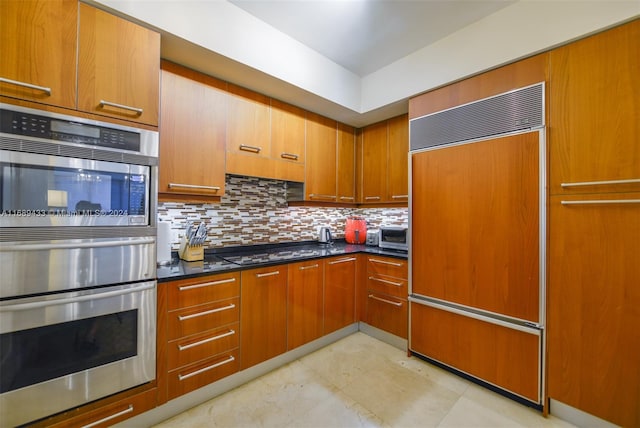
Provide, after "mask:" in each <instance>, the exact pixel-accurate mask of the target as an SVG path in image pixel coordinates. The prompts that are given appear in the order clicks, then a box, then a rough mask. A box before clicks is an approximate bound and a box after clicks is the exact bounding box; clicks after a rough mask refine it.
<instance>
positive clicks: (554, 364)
mask: <svg viewBox="0 0 640 428" xmlns="http://www.w3.org/2000/svg"><path fill="white" fill-rule="evenodd" d="M612 199H613V200H640V193H637V192H636V193H629V194H625V193H610V194H599V195H597V194H590V195H576V196H553V197H552V198H551V202H550V230H551V240H550V246H549V260H550V263H549V291H548V293H549V310H548V338H549V339H548V352H549V359H548V361H549V365H548V367H549V376H548V378H549V380H548V391H549V397H551V398H553V399H556V400H559V401H561V402H563V403H565V404H568V405H570V406H573V407H576V408H578V409H581V410H584V411H586V412H588V413H590V414H593V415H595V416H598V417H600V418H603V419H605V420H608V421H611V422H613V423H615V424H618V425H621V426H629V427H632V426H639V425H640V406H639V403H640V365H639V364H638V361H640V330H639V329H638V326H640V311H639V310H638V308H640V287H639V286H638V285H639V284H640V263H638V257H637V255H638V254H640V203H635V204H622V203H613V204H605V203H602V204H595V205H561V201H562V200H566V201H576V200H589V201H594V200H601V201H603V202H606V201H607V200H612ZM603 391H606V393H603Z"/></svg>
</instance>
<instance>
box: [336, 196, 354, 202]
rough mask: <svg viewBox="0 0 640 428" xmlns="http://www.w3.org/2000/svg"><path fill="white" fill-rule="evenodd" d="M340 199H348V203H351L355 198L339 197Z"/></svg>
mask: <svg viewBox="0 0 640 428" xmlns="http://www.w3.org/2000/svg"><path fill="white" fill-rule="evenodd" d="M340 199H348V200H350V201H353V200H354V199H355V198H354V197H353V196H340Z"/></svg>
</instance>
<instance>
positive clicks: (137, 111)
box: [98, 100, 142, 116]
mask: <svg viewBox="0 0 640 428" xmlns="http://www.w3.org/2000/svg"><path fill="white" fill-rule="evenodd" d="M98 105H99V106H100V108H104V106H108V107H115V108H121V109H123V110H129V111H132V112H134V113H135V114H136V115H138V116H140V115H141V114H142V109H141V108H138V107H131V106H127V105H124V104H118V103H112V102H110V101H105V100H100V102H99V103H98Z"/></svg>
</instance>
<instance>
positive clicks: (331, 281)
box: [324, 255, 358, 334]
mask: <svg viewBox="0 0 640 428" xmlns="http://www.w3.org/2000/svg"><path fill="white" fill-rule="evenodd" d="M357 267H358V256H355V255H352V256H343V257H332V258H328V259H325V260H324V334H329V333H332V332H334V331H336V330H339V329H341V328H343V327H346V326H348V325H351V324H353V323H354V322H356V278H357V276H356V275H357Z"/></svg>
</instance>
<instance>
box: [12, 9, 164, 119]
mask: <svg viewBox="0 0 640 428" xmlns="http://www.w3.org/2000/svg"><path fill="white" fill-rule="evenodd" d="M2 12H3V13H2V14H1V18H0V19H2V21H1V25H0V31H1V33H0V36H1V40H2V43H0V49H2V50H1V51H0V54H1V56H2V59H3V60H2V63H0V78H3V79H5V80H4V81H2V82H0V94H1V95H4V96H7V97H12V98H18V99H22V100H27V101H35V102H38V103H43V104H47V105H52V106H57V107H63V108H66V109H75V110H79V111H83V112H87V113H91V114H97V115H100V116H106V117H111V118H116V119H121V120H126V121H132V122H137V123H142V124H146V125H151V126H157V125H158V106H159V89H160V88H159V79H160V34H158V33H156V32H155V31H151V30H149V29H147V28H144V27H141V26H139V25H137V24H134V23H132V22H130V21H127V20H125V19H122V18H119V17H117V16H115V15H111V14H109V13H107V12H104V11H102V10H100V9H96V8H94V7H92V6H89V5H87V4H84V3H78V2H75V1H64V0H56V1H44V0H29V1H13V0H3V1H2ZM25 52H29V55H25ZM76 70H77V73H76ZM6 79H9V80H11V81H12V82H8V81H6ZM15 82H18V83H15ZM24 84H28V85H34V86H25V85H24ZM76 88H77V89H76Z"/></svg>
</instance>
